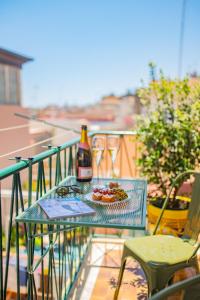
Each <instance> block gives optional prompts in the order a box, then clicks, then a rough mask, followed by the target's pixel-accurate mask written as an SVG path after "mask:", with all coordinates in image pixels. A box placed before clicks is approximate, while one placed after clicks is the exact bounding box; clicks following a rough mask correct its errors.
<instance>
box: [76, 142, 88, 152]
mask: <svg viewBox="0 0 200 300" xmlns="http://www.w3.org/2000/svg"><path fill="white" fill-rule="evenodd" d="M78 147H79V148H81V149H84V150H88V149H90V146H89V144H88V143H79V145H78Z"/></svg>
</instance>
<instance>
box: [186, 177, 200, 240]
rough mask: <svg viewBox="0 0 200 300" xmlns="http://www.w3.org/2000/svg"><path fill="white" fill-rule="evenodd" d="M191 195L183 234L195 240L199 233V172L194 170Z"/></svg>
mask: <svg viewBox="0 0 200 300" xmlns="http://www.w3.org/2000/svg"><path fill="white" fill-rule="evenodd" d="M192 175H193V176H194V182H193V184H192V196H191V202H190V206H189V212H188V218H187V223H186V226H185V230H184V236H186V237H189V238H190V239H192V240H194V241H196V240H197V239H198V235H199V233H200V173H197V172H194V173H193V174H192Z"/></svg>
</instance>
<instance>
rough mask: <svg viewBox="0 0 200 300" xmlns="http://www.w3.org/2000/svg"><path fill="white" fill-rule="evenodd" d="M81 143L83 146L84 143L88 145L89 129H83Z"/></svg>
mask: <svg viewBox="0 0 200 300" xmlns="http://www.w3.org/2000/svg"><path fill="white" fill-rule="evenodd" d="M80 142H81V143H82V144H83V143H86V144H88V136H87V129H82V131H81V140H80Z"/></svg>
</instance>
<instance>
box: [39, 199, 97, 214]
mask: <svg viewBox="0 0 200 300" xmlns="http://www.w3.org/2000/svg"><path fill="white" fill-rule="evenodd" d="M38 204H39V205H40V207H41V208H42V209H43V210H44V212H45V213H46V215H47V216H48V218H49V219H58V218H67V217H80V216H85V215H94V214H95V210H94V209H92V208H91V207H90V206H88V205H87V204H85V203H84V202H82V201H80V200H79V199H78V198H76V197H71V198H67V200H66V199H55V198H47V199H41V200H39V201H38Z"/></svg>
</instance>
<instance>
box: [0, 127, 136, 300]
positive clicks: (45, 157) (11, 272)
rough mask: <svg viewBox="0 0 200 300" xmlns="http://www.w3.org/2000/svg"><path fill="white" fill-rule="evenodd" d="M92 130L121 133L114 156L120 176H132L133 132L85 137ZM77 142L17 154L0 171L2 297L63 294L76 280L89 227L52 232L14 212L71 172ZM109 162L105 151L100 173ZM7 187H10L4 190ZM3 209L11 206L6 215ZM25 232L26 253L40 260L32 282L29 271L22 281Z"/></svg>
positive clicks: (62, 296) (105, 171) (60, 296)
mask: <svg viewBox="0 0 200 300" xmlns="http://www.w3.org/2000/svg"><path fill="white" fill-rule="evenodd" d="M96 134H101V135H104V136H105V137H107V136H108V135H112V134H115V135H116V134H117V135H119V136H120V150H119V154H118V158H117V161H116V168H117V169H118V176H119V177H133V176H136V175H137V173H138V170H137V168H136V164H135V161H136V158H137V153H138V144H137V143H136V141H135V137H136V134H135V133H134V132H108V131H106V132H104V131H98V132H92V133H90V134H89V137H90V138H92V137H93V136H94V135H96ZM78 142H79V138H75V139H73V140H71V141H69V142H68V143H65V144H63V145H61V146H58V147H52V146H51V145H49V146H48V150H47V151H44V152H42V153H40V154H39V155H36V156H34V157H32V158H27V159H24V158H20V157H16V163H15V164H13V165H12V166H9V167H7V168H5V169H2V170H0V184H1V190H0V299H2V300H6V299H8V298H9V295H15V296H14V297H15V299H18V300H19V299H22V295H26V294H27V299H59V300H60V299H66V297H67V295H68V293H69V292H70V289H71V287H72V286H73V284H74V281H75V278H76V276H77V273H78V270H79V268H80V265H81V262H82V260H83V258H84V256H85V254H86V252H87V248H88V245H89V241H90V233H89V230H88V229H87V228H83V227H79V228H72V227H67V226H64V227H62V228H58V230H57V233H56V231H55V230H52V228H50V227H49V226H45V225H39V226H37V225H32V224H30V225H25V224H23V226H21V225H19V224H18V223H15V217H16V216H18V214H20V213H21V212H22V211H24V210H25V209H26V208H27V207H30V206H31V205H32V204H33V203H34V202H35V201H37V200H38V199H39V198H40V197H42V196H43V195H44V194H46V193H49V192H50V191H52V190H54V189H55V188H56V186H57V185H59V184H60V183H61V182H62V180H63V179H64V178H65V177H66V176H68V175H75V159H76V149H77V144H78ZM110 166H111V160H110V157H109V154H108V152H107V151H105V153H104V157H103V160H102V162H101V166H100V175H101V176H104V177H106V176H109V169H110ZM95 174H96V167H95V165H94V175H95ZM5 190H6V191H8V193H7V194H6V195H5V193H4V192H5ZM6 210H9V214H8V218H7V219H6V213H5V211H6ZM27 226H29V228H28V227H27ZM27 231H29V232H32V236H33V237H34V242H33V243H32V245H31V249H29V252H30V251H32V253H35V256H36V257H37V256H38V257H39V262H40V264H36V265H35V269H34V271H35V270H37V271H38V272H36V275H34V276H31V281H30V279H29V277H30V276H28V280H26V276H27V272H26V263H27V241H28V240H27V239H28V236H27ZM5 232H6V234H5ZM49 232H51V234H49ZM47 233H48V234H47ZM29 244H30V243H29ZM29 247H30V246H29ZM33 257H34V255H33ZM30 263H33V262H30ZM35 276H38V278H35ZM23 277H24V278H23ZM38 279H39V283H38ZM22 281H23V282H22ZM27 286H29V288H28V289H27V288H26V287H27Z"/></svg>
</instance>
